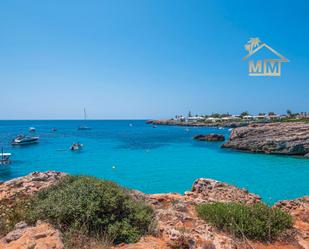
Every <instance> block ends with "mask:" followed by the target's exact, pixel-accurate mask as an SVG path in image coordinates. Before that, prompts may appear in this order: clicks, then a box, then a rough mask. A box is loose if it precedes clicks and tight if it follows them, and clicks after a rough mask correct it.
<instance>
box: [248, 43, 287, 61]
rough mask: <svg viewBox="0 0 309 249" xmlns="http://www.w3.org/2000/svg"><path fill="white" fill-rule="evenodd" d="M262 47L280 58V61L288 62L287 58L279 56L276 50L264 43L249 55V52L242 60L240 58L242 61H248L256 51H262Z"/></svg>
mask: <svg viewBox="0 0 309 249" xmlns="http://www.w3.org/2000/svg"><path fill="white" fill-rule="evenodd" d="M264 47H265V48H267V49H268V50H270V51H271V52H272V53H274V54H275V55H277V56H278V57H279V58H280V61H282V62H289V60H288V59H287V58H285V57H284V56H283V55H281V54H279V53H278V52H277V51H276V50H274V49H273V48H271V47H270V46H268V45H267V44H266V43H262V44H261V45H260V46H258V47H257V48H256V49H254V50H253V51H252V52H251V53H250V52H249V53H248V54H247V55H246V56H245V57H244V58H242V60H246V59H248V58H249V57H250V56H251V55H253V54H255V53H256V52H257V51H259V50H260V49H262V48H264Z"/></svg>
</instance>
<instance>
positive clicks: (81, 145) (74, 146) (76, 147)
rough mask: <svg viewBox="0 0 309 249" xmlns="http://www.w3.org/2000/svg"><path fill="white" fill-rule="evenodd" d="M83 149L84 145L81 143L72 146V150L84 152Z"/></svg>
mask: <svg viewBox="0 0 309 249" xmlns="http://www.w3.org/2000/svg"><path fill="white" fill-rule="evenodd" d="M83 147H84V145H83V144H81V143H74V144H72V145H71V147H70V150H72V151H79V150H82V149H83Z"/></svg>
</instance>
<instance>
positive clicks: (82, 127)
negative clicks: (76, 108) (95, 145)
mask: <svg viewBox="0 0 309 249" xmlns="http://www.w3.org/2000/svg"><path fill="white" fill-rule="evenodd" d="M86 119H87V113H86V109H85V108H84V120H85V121H86ZM77 130H79V131H85V130H91V128H90V127H88V126H86V125H81V126H79V127H78V128H77Z"/></svg>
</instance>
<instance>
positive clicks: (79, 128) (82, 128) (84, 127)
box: [77, 125, 91, 131]
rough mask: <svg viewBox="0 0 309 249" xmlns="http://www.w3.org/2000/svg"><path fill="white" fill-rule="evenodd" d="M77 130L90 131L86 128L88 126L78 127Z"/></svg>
mask: <svg viewBox="0 0 309 249" xmlns="http://www.w3.org/2000/svg"><path fill="white" fill-rule="evenodd" d="M77 130H79V131H85V130H91V128H90V127H88V126H84V125H81V126H80V127H78V128H77Z"/></svg>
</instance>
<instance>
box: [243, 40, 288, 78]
mask: <svg viewBox="0 0 309 249" xmlns="http://www.w3.org/2000/svg"><path fill="white" fill-rule="evenodd" d="M245 49H246V50H247V51H248V54H247V55H246V56H245V57H244V58H243V60H246V59H249V58H250V57H251V56H252V55H254V54H256V53H257V52H258V51H260V50H262V49H267V50H268V51H270V52H271V53H272V54H274V55H275V56H276V58H275V59H263V60H261V59H260V60H254V59H252V58H253V57H251V58H250V60H249V62H248V65H249V76H280V75H281V63H282V62H289V60H288V59H286V58H285V57H284V56H283V55H281V54H279V53H278V52H277V51H276V50H274V49H273V48H271V47H270V46H268V45H267V44H266V43H261V41H260V39H259V38H251V39H250V40H249V41H248V43H247V44H246V45H245Z"/></svg>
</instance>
